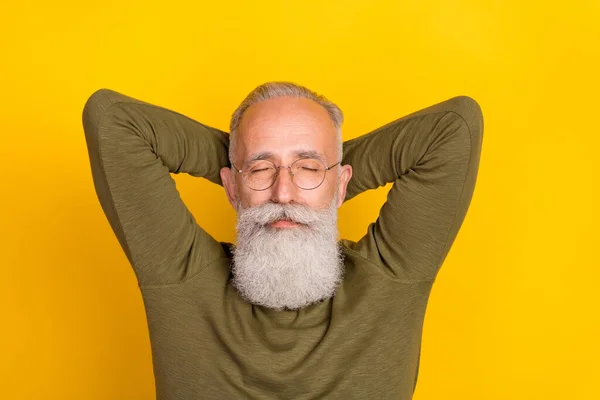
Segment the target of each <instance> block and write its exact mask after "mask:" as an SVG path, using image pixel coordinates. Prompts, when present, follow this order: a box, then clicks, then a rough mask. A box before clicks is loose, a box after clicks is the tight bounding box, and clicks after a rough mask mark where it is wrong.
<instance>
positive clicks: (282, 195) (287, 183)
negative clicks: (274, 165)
mask: <svg viewBox="0 0 600 400" xmlns="http://www.w3.org/2000/svg"><path fill="white" fill-rule="evenodd" d="M295 195H296V186H295V185H294V183H293V182H292V176H291V175H290V169H289V168H287V167H280V168H279V174H278V176H277V179H276V180H275V183H274V184H273V186H271V200H272V201H273V202H275V203H282V204H286V203H290V202H292V201H293V200H294V199H295Z"/></svg>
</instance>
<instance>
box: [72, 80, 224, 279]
mask: <svg viewBox="0 0 600 400" xmlns="http://www.w3.org/2000/svg"><path fill="white" fill-rule="evenodd" d="M83 127H84V131H85V138H86V143H87V148H88V153H89V157H90V164H91V169H92V176H93V180H94V187H95V189H96V194H97V195H98V199H99V200H100V204H101V206H102V209H103V210H104V213H105V214H106V217H107V219H108V221H109V223H110V226H111V227H112V229H113V231H114V233H115V235H116V236H117V238H118V240H119V243H120V245H121V247H122V248H123V250H124V251H125V254H126V255H127V258H128V259H129V262H130V263H131V265H132V267H133V269H134V271H135V273H136V276H137V279H138V282H139V284H140V286H144V285H154V284H168V283H175V282H180V281H182V280H184V279H187V278H189V277H191V276H193V275H194V274H195V273H197V272H199V270H201V269H202V268H203V267H204V266H206V265H207V264H209V263H210V262H211V261H213V260H215V259H217V258H219V257H222V256H223V257H224V252H223V248H222V247H221V245H220V243H219V242H217V241H216V240H215V239H213V238H212V237H211V236H210V235H209V234H208V233H207V232H205V231H204V230H203V229H202V228H201V227H200V226H198V225H197V223H196V221H195V219H194V217H193V216H192V214H191V213H190V212H189V210H188V209H187V207H186V206H185V204H184V203H183V201H182V200H181V198H180V196H179V192H178V191H177V189H176V187H175V181H174V180H173V179H172V178H171V176H170V173H180V172H185V173H189V174H190V175H193V176H198V177H204V178H206V179H208V180H210V181H212V182H214V183H217V184H221V180H220V177H219V170H220V168H221V167H223V166H226V165H227V164H228V160H227V151H228V146H229V136H228V135H226V134H225V133H224V132H221V131H219V130H217V129H214V128H211V127H208V126H205V125H202V124H200V123H198V122H196V121H194V120H192V119H190V118H187V117H185V116H183V115H181V114H178V113H175V112H173V111H169V110H167V109H164V108H161V107H158V106H154V105H151V104H148V103H145V102H142V101H139V100H136V99H133V98H131V97H127V96H124V95H122V94H119V93H117V92H114V91H111V90H107V89H102V90H99V91H97V92H95V93H94V94H92V96H91V97H90V98H89V99H88V100H87V102H86V104H85V107H84V110H83Z"/></svg>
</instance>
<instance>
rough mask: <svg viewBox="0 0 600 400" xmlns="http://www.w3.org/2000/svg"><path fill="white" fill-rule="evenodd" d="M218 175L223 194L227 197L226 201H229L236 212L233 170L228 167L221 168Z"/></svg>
mask: <svg viewBox="0 0 600 400" xmlns="http://www.w3.org/2000/svg"><path fill="white" fill-rule="evenodd" d="M220 175H221V181H222V182H223V188H224V189H225V194H226V195H227V200H229V204H231V206H232V207H233V208H234V209H235V210H237V196H236V194H235V177H234V176H233V175H234V174H233V170H232V169H231V168H228V167H223V168H221V171H220Z"/></svg>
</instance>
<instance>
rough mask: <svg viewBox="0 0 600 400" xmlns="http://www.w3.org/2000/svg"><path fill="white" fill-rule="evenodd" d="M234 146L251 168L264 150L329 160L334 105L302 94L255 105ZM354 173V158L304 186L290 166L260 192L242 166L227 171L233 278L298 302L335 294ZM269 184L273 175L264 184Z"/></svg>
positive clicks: (286, 157)
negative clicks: (343, 216)
mask: <svg viewBox="0 0 600 400" xmlns="http://www.w3.org/2000/svg"><path fill="white" fill-rule="evenodd" d="M235 150H236V153H235V154H234V156H233V157H234V159H233V160H232V161H233V163H234V164H235V165H236V166H237V167H238V168H241V169H244V171H245V170H246V169H247V167H248V162H251V163H252V160H254V159H255V158H256V156H257V155H260V157H261V158H262V159H265V160H269V161H272V162H273V163H274V164H275V165H277V166H281V165H283V166H290V165H292V163H293V162H294V161H296V160H298V159H300V158H305V157H307V155H311V156H312V157H313V158H319V159H321V160H322V162H323V164H325V165H326V166H331V165H333V164H336V163H337V162H339V161H340V160H339V159H337V157H338V150H337V137H336V130H335V127H334V125H333V122H332V121H331V119H330V117H329V115H328V114H327V111H325V109H324V108H323V107H321V106H320V105H319V104H317V103H315V102H313V101H312V100H308V99H303V98H300V99H299V98H291V97H287V98H278V99H272V100H267V101H263V102H261V103H258V104H256V105H254V106H252V107H250V108H248V109H247V110H246V112H245V113H244V115H243V117H242V120H241V121H240V125H239V129H238V136H237V143H236V148H235ZM265 170H266V169H264V168H258V169H257V170H255V172H256V171H259V172H256V174H260V173H261V172H260V171H265ZM314 170H315V169H312V171H314ZM305 171H306V170H305ZM308 171H310V170H308ZM255 176H257V175H255ZM299 176H300V175H299V174H297V175H296V179H300V178H299ZM321 176H322V175H321ZM351 176H352V168H351V167H350V166H349V165H346V166H341V165H338V166H336V167H334V168H333V169H331V170H330V171H328V172H327V173H326V176H325V180H324V181H323V183H322V184H321V185H320V186H318V187H317V188H315V189H313V190H304V189H300V188H299V187H297V186H296V185H294V183H292V179H291V176H290V174H289V170H288V169H285V168H283V169H281V172H280V173H279V177H278V178H277V180H276V181H275V183H274V184H273V185H272V186H271V187H270V188H268V189H265V190H262V191H256V190H253V189H251V188H249V187H248V186H247V185H246V184H245V183H243V181H242V176H241V175H240V174H239V173H237V172H233V171H231V170H230V169H229V168H223V169H222V170H221V179H222V180H223V184H224V186H225V189H226V191H227V197H228V199H229V201H230V203H231V205H232V206H233V207H234V208H235V209H236V210H237V211H238V219H237V245H236V247H235V249H234V254H233V268H232V273H233V279H232V283H233V285H234V286H235V288H236V289H237V290H238V292H239V293H240V294H241V295H242V296H243V297H244V298H245V299H246V300H247V301H249V302H250V303H253V304H257V305H261V306H265V307H269V308H275V309H283V308H288V309H298V308H302V307H306V306H308V305H310V304H313V303H316V302H319V301H321V300H324V299H326V298H330V297H332V296H333V295H334V293H335V290H336V287H337V286H338V285H339V283H340V282H341V280H342V276H343V257H342V252H341V248H340V246H339V245H338V243H337V239H338V229H337V208H338V207H339V206H340V205H341V204H342V202H343V200H344V197H345V195H346V186H347V184H348V181H349V179H350V177H351ZM312 177H314V175H313V176H312ZM304 182H305V183H306V182H308V181H304ZM312 182H313V183H314V182H317V183H318V182H319V179H316V180H313V181H312ZM268 184H269V181H268V180H267V184H266V185H265V187H266V186H268Z"/></svg>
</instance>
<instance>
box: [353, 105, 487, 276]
mask: <svg viewBox="0 0 600 400" xmlns="http://www.w3.org/2000/svg"><path fill="white" fill-rule="evenodd" d="M482 138H483V117H482V113H481V109H480V107H479V105H478V104H477V103H476V102H475V101H474V100H473V99H471V98H470V97H465V96H461V97H455V98H452V99H449V100H447V101H444V102H441V103H438V104H436V105H433V106H431V107H428V108H425V109H423V110H420V111H418V112H415V113H412V114H410V115H407V116H405V117H403V118H400V119H398V120H396V121H393V122H391V123H389V124H387V125H385V126H383V127H381V128H379V129H376V130H375V131H373V132H370V133H368V134H366V135H363V136H360V137H358V138H356V139H352V140H349V141H347V142H345V143H344V158H343V163H344V164H350V165H352V166H353V171H354V174H353V177H352V180H351V181H350V183H349V185H348V190H347V195H346V200H348V199H351V198H352V197H354V196H356V195H357V194H359V193H361V192H363V191H365V190H368V189H375V188H377V187H379V186H383V185H385V184H387V183H391V182H393V183H394V184H393V186H392V188H391V190H390V192H389V194H388V198H387V201H386V203H385V204H384V205H383V207H382V208H381V211H380V214H379V217H378V218H377V221H376V222H375V223H372V224H370V225H369V228H368V231H367V234H366V235H365V236H364V237H363V238H362V239H361V240H359V241H358V242H357V243H356V244H354V245H353V248H354V250H355V251H357V252H359V253H360V254H361V255H362V256H364V257H365V258H367V259H370V260H372V261H373V262H374V263H377V264H381V265H382V266H383V267H384V269H385V270H386V271H387V272H388V273H389V274H390V275H391V276H393V277H394V278H396V279H399V280H402V281H409V282H413V281H426V280H433V279H435V276H436V274H437V272H438V270H439V267H440V266H441V265H442V263H443V261H444V260H445V258H446V256H447V254H448V252H449V250H450V247H451V246H452V243H453V242H454V239H455V238H456V236H457V234H458V231H459V229H460V227H461V225H462V222H463V220H464V218H465V215H466V213H467V209H468V207H469V204H470V202H471V198H472V195H473V190H474V188H475V181H476V178H477V171H478V168H479V158H480V153H481V143H482Z"/></svg>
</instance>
